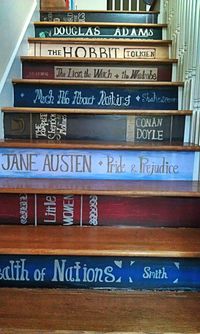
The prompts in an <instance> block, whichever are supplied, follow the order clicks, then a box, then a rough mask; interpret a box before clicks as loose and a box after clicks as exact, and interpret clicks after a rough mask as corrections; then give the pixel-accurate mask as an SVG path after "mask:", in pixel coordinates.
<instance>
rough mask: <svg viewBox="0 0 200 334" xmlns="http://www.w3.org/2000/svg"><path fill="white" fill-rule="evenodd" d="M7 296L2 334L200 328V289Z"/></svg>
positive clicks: (160, 332) (139, 333)
mask: <svg viewBox="0 0 200 334" xmlns="http://www.w3.org/2000/svg"><path fill="white" fill-rule="evenodd" d="M1 300H2V301H3V303H1V304H0V327H1V330H0V333H2V334H11V333H20V334H27V333H30V334H43V330H44V333H48V334H50V333H55V334H63V333H68V334H69V333H71V334H75V333H76V334H79V333H80V334H81V333H82V334H84V333H85V334H86V333H88V334H89V333H90V334H95V333H96V334H98V333H99V334H100V333H101V334H102V333H111V332H112V333H118V334H120V333H121V334H122V333H131V334H147V333H154V334H172V333H173V334H175V333H177V334H178V333H181V334H189V333H196V334H197V333H199V332H200V317H199V312H200V293H196V292H195V293H190V292H184V293H175V292H173V293H172V292H156V293H154V292H150V293H149V292H148V293H147V292H128V291H123V292H117V291H111V292H109V291H107V292H102V291H88V290H87V291H86V290H82V291H80V290H76V291H73V290H64V289H62V290H61V289H52V290H50V289H21V290H20V289H15V288H14V289H6V288H3V289H1ZM12 328H15V329H14V331H13V332H11V329H12ZM9 329H10V331H9ZM29 330H30V331H29ZM39 330H40V331H39ZM54 331H56V332H54ZM68 331H69V332H68ZM70 331H72V332H70Z"/></svg>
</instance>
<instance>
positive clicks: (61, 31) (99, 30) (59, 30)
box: [35, 23, 163, 40]
mask: <svg viewBox="0 0 200 334" xmlns="http://www.w3.org/2000/svg"><path fill="white" fill-rule="evenodd" d="M162 29H163V28H162V27H151V26H149V27H148V26H145V27H142V26H139V27H134V26H126V25H124V26H116V25H115V26H110V25H109V26H106V27H104V26H101V25H99V24H98V25H96V26H95V25H91V26H90V25H87V26H84V25H82V26H81V24H79V25H76V24H74V25H70V24H68V25H64V24H63V25H62V24H59V25H58V24H56V23H55V24H54V25H48V23H46V24H45V25H44V24H43V25H38V24H35V37H39V38H73V39H74V38H91V39H94V38H95V39H98V38H99V39H102V38H113V39H122V38H123V39H126V38H127V39H148V40H161V39H162Z"/></svg>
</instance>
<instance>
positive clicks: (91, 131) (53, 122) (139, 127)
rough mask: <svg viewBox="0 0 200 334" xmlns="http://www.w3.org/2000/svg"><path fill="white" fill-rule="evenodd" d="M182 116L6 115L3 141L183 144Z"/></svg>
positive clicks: (183, 118) (183, 124) (183, 121)
mask: <svg viewBox="0 0 200 334" xmlns="http://www.w3.org/2000/svg"><path fill="white" fill-rule="evenodd" d="M184 127H185V116H162V115H160V116H122V115H95V114H94V115H80V114H76V115H73V114H55V113H29V112H27V113H25V112H24V113H5V114H4V138H5V139H40V140H42V139H44V140H83V141H87V140H95V141H102V142H104V141H115V142H124V141H125V142H126V141H129V142H136V143H138V142H143V143H148V142H150V143H152V142H156V143H160V144H162V143H175V142H176V143H183V137H184Z"/></svg>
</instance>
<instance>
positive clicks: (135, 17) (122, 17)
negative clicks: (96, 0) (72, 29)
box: [40, 11, 158, 23]
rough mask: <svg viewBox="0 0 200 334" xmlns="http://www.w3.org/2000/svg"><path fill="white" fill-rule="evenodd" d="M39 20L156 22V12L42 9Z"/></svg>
mask: <svg viewBox="0 0 200 334" xmlns="http://www.w3.org/2000/svg"><path fill="white" fill-rule="evenodd" d="M40 21H56V22H59V21H61V22H117V23H157V22H158V14H157V13H142V14H138V13H130V12H126V13H123V12H111V13H110V12H94V11H91V12H90V11H85V12H84V11H76V12H73V11H70V12H67V11H61V12H59V11H56V12H52V11H42V12H40Z"/></svg>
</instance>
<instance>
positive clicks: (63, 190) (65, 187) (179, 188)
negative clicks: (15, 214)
mask: <svg viewBox="0 0 200 334" xmlns="http://www.w3.org/2000/svg"><path fill="white" fill-rule="evenodd" d="M0 193H15V194H20V193H28V194H49V193H51V194H58V195H59V194H60V195H61V194H63V195H112V196H134V197H137V196H146V197H148V196H153V197H164V196H165V197H166V196H167V197H179V196H180V197H200V182H198V181H131V180H128V181H122V180H115V181H113V180H73V179H28V178H25V179H24V178H0Z"/></svg>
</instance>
